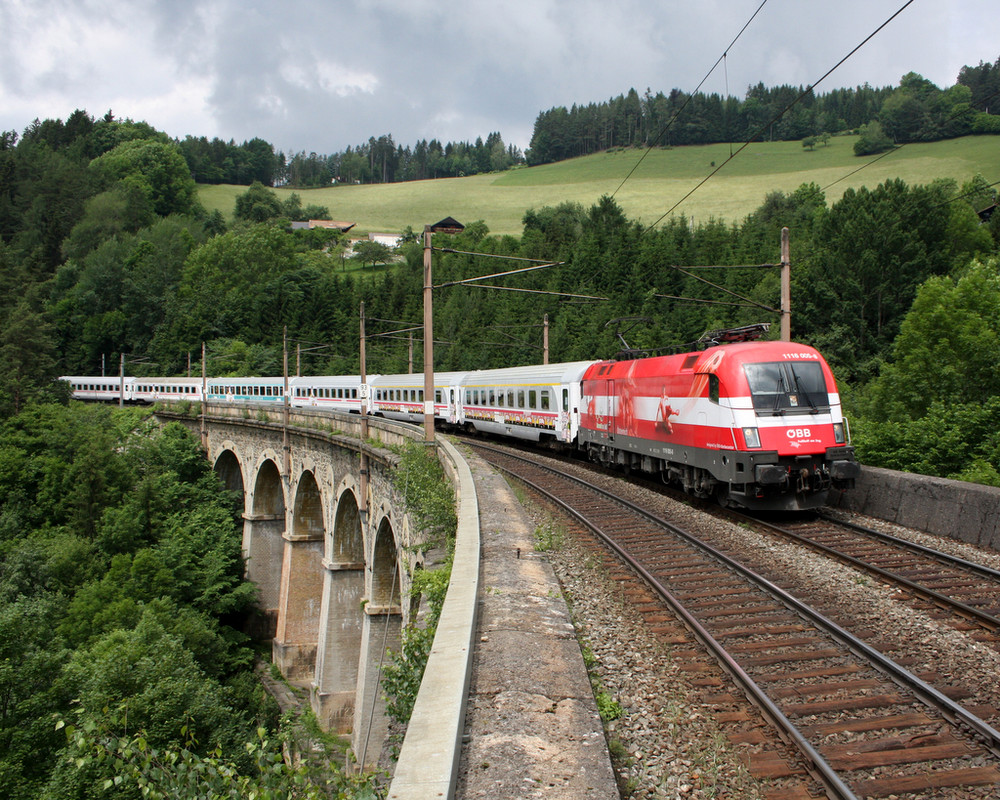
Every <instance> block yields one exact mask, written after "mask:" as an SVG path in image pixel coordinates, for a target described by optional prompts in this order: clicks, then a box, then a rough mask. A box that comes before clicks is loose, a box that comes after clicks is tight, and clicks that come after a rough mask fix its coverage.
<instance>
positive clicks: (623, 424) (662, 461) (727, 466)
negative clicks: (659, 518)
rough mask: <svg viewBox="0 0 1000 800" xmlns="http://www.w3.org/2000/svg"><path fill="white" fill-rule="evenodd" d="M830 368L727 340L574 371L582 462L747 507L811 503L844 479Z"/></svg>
mask: <svg viewBox="0 0 1000 800" xmlns="http://www.w3.org/2000/svg"><path fill="white" fill-rule="evenodd" d="M847 434H848V432H847V429H846V423H845V421H844V418H843V415H842V413H841V408H840V396H839V394H838V393H837V386H836V383H835V382H834V379H833V374H832V373H831V372H830V368H829V366H828V365H827V363H826V361H825V360H824V359H823V357H822V356H821V355H820V354H819V353H818V352H817V351H816V350H814V349H813V348H812V347H808V346H806V345H802V344H795V343H789V342H771V341H768V342H759V341H751V342H735V343H730V344H719V345H716V346H712V347H708V348H706V349H705V350H701V351H698V352H690V353H683V354H680V355H669V356H658V357H653V358H638V359H631V360H624V361H602V362H598V363H596V364H594V365H592V366H591V367H590V368H589V369H588V370H587V371H586V373H585V374H584V377H583V393H582V402H581V407H580V432H579V443H580V446H581V447H583V448H585V449H586V450H587V451H588V452H589V455H590V457H591V458H593V459H595V460H597V461H600V462H602V463H605V464H609V465H610V464H614V465H619V466H623V467H627V468H632V469H639V470H642V471H644V472H650V473H654V474H655V473H658V474H660V475H661V476H662V477H663V480H664V481H666V482H671V483H674V482H676V483H679V484H681V485H682V486H683V487H684V488H685V490H687V491H688V492H689V493H691V494H694V495H697V496H699V497H714V498H715V499H717V500H718V501H720V502H722V503H728V504H733V505H740V506H744V507H746V508H749V509H755V510H770V509H782V510H792V509H806V508H815V507H818V506H821V505H823V504H824V503H825V502H826V498H827V493H828V492H829V490H830V489H831V488H836V489H846V488H850V487H851V486H853V484H854V479H855V478H856V477H857V476H858V474H859V472H860V467H859V465H858V463H857V461H855V459H854V448H853V447H851V446H850V444H849V442H848V435H847Z"/></svg>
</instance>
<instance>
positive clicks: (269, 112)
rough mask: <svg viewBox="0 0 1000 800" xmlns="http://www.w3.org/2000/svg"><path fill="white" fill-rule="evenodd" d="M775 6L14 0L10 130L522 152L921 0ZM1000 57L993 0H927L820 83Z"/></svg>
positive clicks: (793, 80) (766, 76)
mask: <svg viewBox="0 0 1000 800" xmlns="http://www.w3.org/2000/svg"><path fill="white" fill-rule="evenodd" d="M761 2H762V0H694V1H693V2H691V0H617V1H614V0H489V1H487V0H461V1H460V2H454V1H453V2H448V3H446V2H439V1H438V2H431V0H325V2H324V0H314V2H303V1H302V0H284V1H283V2H280V3H278V2H270V3H268V2H262V0H241V2H235V0H205V1H204V2H200V1H199V0H131V2H127V3H125V2H121V0H114V1H112V0H0V131H6V130H13V131H16V132H18V133H20V132H21V131H23V130H24V128H25V127H26V126H28V125H29V124H30V123H31V121H32V120H34V119H35V118H38V119H46V118H51V119H56V118H58V119H63V120H65V119H66V118H67V117H68V116H69V115H70V114H71V113H72V112H73V111H74V110H76V109H84V110H86V111H87V112H88V113H89V114H91V115H92V116H94V117H96V118H99V117H102V116H103V115H104V114H105V113H107V112H108V111H109V110H110V111H111V112H112V113H113V114H114V116H115V117H116V118H119V119H124V118H129V119H133V120H136V121H139V120H144V121H146V122H148V123H149V124H151V125H153V126H154V127H156V128H157V129H159V130H161V131H164V132H166V133H167V134H168V135H170V136H172V137H174V138H177V139H183V138H184V137H185V136H188V135H191V136H206V137H208V138H210V139H211V138H214V137H218V138H220V139H224V140H227V141H228V140H230V139H233V140H235V141H236V142H237V143H241V142H244V141H247V140H249V139H252V138H254V137H260V138H262V139H265V140H266V141H268V142H270V143H271V144H273V145H274V146H275V148H276V149H277V150H280V151H282V152H285V153H289V154H291V153H296V152H300V151H304V152H306V153H310V152H316V153H320V154H328V153H334V152H339V151H342V150H344V149H345V148H346V147H348V146H351V147H354V146H357V145H358V144H361V143H364V142H367V141H368V139H369V137H372V136H374V137H376V138H377V137H379V136H382V135H385V134H390V135H391V136H392V137H393V140H394V141H395V142H396V143H397V144H400V145H404V146H405V145H409V146H412V145H414V144H416V142H417V141H419V140H421V139H427V140H430V139H438V140H439V141H441V142H445V143H446V142H457V141H469V142H474V141H475V140H476V138H477V137H480V136H481V137H482V138H483V139H485V138H486V137H487V136H488V135H489V134H490V133H492V132H494V131H495V132H499V133H500V135H501V136H502V137H503V140H504V142H505V143H507V144H514V145H516V146H517V147H519V148H521V149H522V150H523V149H525V148H527V147H528V144H529V142H530V139H531V133H532V128H533V126H534V122H535V119H536V118H537V116H538V114H539V112H541V111H545V110H548V109H550V108H553V107H555V106H566V107H570V106H572V105H573V104H574V103H576V104H583V105H586V104H588V103H591V102H602V101H604V100H607V99H609V98H611V97H615V96H617V95H619V94H625V93H627V92H628V90H629V89H630V88H634V89H636V90H637V91H638V92H639V94H640V95H642V94H643V93H644V92H645V91H646V90H647V89H650V90H651V91H652V93H654V94H655V93H656V92H660V91H662V92H664V93H668V92H669V91H670V90H671V89H673V88H679V89H682V90H684V91H687V92H690V91H694V90H695V89H696V88H697V87H698V85H699V84H701V83H702V81H703V80H704V83H703V84H702V86H701V91H703V92H706V93H718V94H722V95H724V94H726V93H728V94H730V95H734V96H738V97H743V96H744V95H745V93H746V89H747V87H748V86H750V85H755V84H757V83H758V82H763V83H764V85H765V86H777V85H782V84H791V85H794V86H800V85H802V86H805V85H809V84H813V83H815V82H816V81H818V80H819V79H820V78H821V77H822V76H823V75H824V74H826V73H827V72H828V71H829V70H830V69H831V68H833V67H834V66H835V65H836V64H837V63H838V62H839V61H840V60H841V59H842V58H844V56H846V55H847V54H848V53H850V52H851V50H853V49H854V48H855V47H857V46H858V45H859V44H861V43H862V42H863V41H864V40H865V39H866V38H867V37H868V36H869V35H870V34H871V33H872V32H874V31H875V30H876V29H877V28H878V27H879V26H880V25H882V23H884V22H885V21H886V20H887V19H889V17H891V16H892V15H893V14H894V13H895V12H896V11H898V10H899V9H900V8H901V7H902V6H903V5H904V4H905V2H906V0H888V1H887V0H837V2H830V0H766V2H765V3H764V5H763V7H762V8H760V11H759V12H758V13H757V15H756V16H755V17H754V12H755V11H757V10H758V7H760V6H761ZM751 17H753V21H752V22H750V24H749V26H748V27H747V28H746V31H745V32H744V33H743V34H742V35H740V37H739V38H738V39H737V41H736V42H735V44H732V46H731V47H729V45H730V44H731V43H732V42H733V40H734V39H736V37H737V35H738V34H740V30H741V29H742V28H743V26H744V25H745V24H746V23H747V21H748V20H750V19H751ZM727 48H728V51H727ZM724 53H725V58H724V59H723V60H722V61H721V63H719V64H718V66H717V67H716V68H715V70H714V71H711V73H710V70H712V66H713V64H715V63H716V61H717V60H718V59H720V58H721V57H722V56H723V54H724ZM998 57H1000V14H997V13H995V12H994V11H993V10H991V7H990V5H989V4H988V3H986V4H984V3H983V2H982V0H913V1H912V2H911V3H910V4H909V5H908V6H907V7H906V8H905V9H904V10H903V11H902V12H901V13H900V14H899V15H898V16H897V17H896V18H895V19H894V20H893V21H892V22H890V23H889V24H888V25H887V26H886V27H885V28H884V29H883V30H882V31H881V32H880V33H878V34H877V35H876V36H875V37H874V38H873V39H872V40H871V41H869V42H868V43H867V44H866V45H864V47H862V48H861V49H860V50H858V52H857V53H855V54H854V55H853V56H851V57H850V58H849V59H848V60H847V61H846V62H844V64H842V65H841V66H840V67H838V68H837V69H836V70H835V71H834V72H833V73H832V74H830V75H829V77H827V78H825V79H824V80H823V81H822V82H821V83H820V84H819V85H818V86H817V89H816V90H817V92H820V93H822V92H824V91H829V90H831V89H835V88H838V87H844V86H856V85H860V84H863V83H866V82H867V83H869V84H871V85H873V86H891V85H897V84H898V83H899V79H900V78H901V77H902V76H903V75H904V74H906V73H908V72H911V71H912V72H917V73H919V74H921V75H923V76H924V77H925V78H927V79H929V80H931V81H932V82H934V83H935V84H937V85H938V86H939V87H942V88H945V87H947V86H951V85H953V84H955V83H956V82H957V78H958V72H959V70H960V69H961V67H962V66H963V65H966V64H969V65H977V64H979V63H980V62H981V61H986V62H989V63H993V62H995V61H996V60H997V58H998ZM706 75H707V76H708V77H707V78H706Z"/></svg>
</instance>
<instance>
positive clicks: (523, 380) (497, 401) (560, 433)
mask: <svg viewBox="0 0 1000 800" xmlns="http://www.w3.org/2000/svg"><path fill="white" fill-rule="evenodd" d="M593 363H595V362H593V361H573V362H566V363H560V364H542V365H536V366H527V367H510V368H507V369H491V370H480V371H477V372H469V373H466V376H465V379H464V380H463V381H462V385H461V388H462V408H461V417H462V421H463V424H464V425H465V427H466V429H468V428H470V427H471V428H473V429H475V430H477V431H482V432H484V433H493V434H497V435H501V436H513V437H515V438H519V439H529V440H531V441H535V442H537V441H552V442H559V443H569V442H572V441H574V440H575V439H576V435H577V431H578V429H579V425H580V392H581V380H582V379H583V374H584V372H585V371H586V369H587V367H589V366H590V365H591V364H593Z"/></svg>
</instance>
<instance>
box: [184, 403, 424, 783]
mask: <svg viewBox="0 0 1000 800" xmlns="http://www.w3.org/2000/svg"><path fill="white" fill-rule="evenodd" d="M286 413H287V415H288V416H287V418H285V416H284V415H285V414H286ZM170 416H171V418H177V417H174V416H173V415H170ZM181 421H183V422H184V424H186V425H187V426H188V427H189V428H191V429H192V430H193V431H195V432H196V433H199V434H200V435H201V437H202V443H203V445H204V447H205V449H206V451H207V455H208V458H209V460H210V462H211V463H212V464H213V465H214V468H215V470H216V472H217V473H219V475H220V476H221V477H222V479H223V482H224V483H225V485H226V486H227V487H228V488H229V489H231V490H234V491H236V492H239V493H240V494H241V495H242V497H243V519H244V523H243V553H244V556H245V558H246V559H247V573H248V577H249V579H250V580H251V581H252V582H253V583H255V584H256V585H257V587H258V590H259V602H260V606H261V608H262V609H263V612H264V619H263V620H262V626H263V629H262V630H259V631H257V632H256V633H257V634H258V635H259V636H260V637H261V638H263V637H264V636H270V637H271V641H272V660H273V663H274V664H276V665H277V666H278V668H279V669H280V670H281V673H282V675H283V676H284V677H285V679H286V680H287V681H288V682H289V683H291V684H292V685H297V686H300V687H304V688H307V689H308V690H309V697H310V703H311V706H312V709H313V711H314V712H315V714H316V716H317V718H318V720H319V722H320V724H321V726H322V727H324V728H325V729H327V730H329V731H331V732H336V733H340V734H343V735H349V736H350V738H351V744H352V748H353V750H354V752H355V754H356V755H357V757H358V758H359V760H362V761H364V762H365V763H367V764H371V763H374V762H375V761H376V760H377V759H378V756H379V752H380V750H381V746H382V741H383V739H384V738H385V734H386V732H387V727H388V725H387V719H386V717H385V713H384V701H383V699H382V693H381V691H380V689H379V676H380V669H381V666H382V665H383V663H384V662H385V660H386V655H385V654H386V651H387V650H390V649H391V650H398V649H399V644H400V637H401V631H402V629H403V626H404V625H405V624H406V623H408V622H409V620H410V616H411V615H417V614H418V613H419V610H420V609H419V608H411V607H410V605H409V604H408V603H404V602H403V601H402V599H401V598H407V597H409V587H410V582H411V576H412V575H413V573H414V571H415V570H417V569H422V568H425V567H428V568H429V567H431V566H433V559H434V558H435V557H439V556H440V555H441V553H440V552H435V551H430V552H428V551H426V549H425V548H426V545H425V543H424V542H423V541H422V539H421V535H420V532H419V531H417V530H416V529H415V524H414V521H413V520H412V519H411V516H410V514H409V513H408V512H407V508H406V503H405V501H404V499H403V496H402V494H401V491H400V488H399V487H398V486H397V485H396V484H395V483H394V481H393V476H394V471H395V467H396V464H397V463H398V458H399V457H398V455H396V454H395V453H394V452H393V451H392V450H391V449H390V448H391V447H392V446H394V445H403V444H405V443H406V442H407V441H412V440H414V439H418V440H422V437H423V432H422V430H421V429H414V428H413V427H412V426H408V425H402V424H397V423H393V422H391V421H387V420H381V419H373V418H370V417H369V418H366V419H365V421H364V423H362V420H361V418H360V417H358V416H357V415H336V416H331V415H329V414H326V413H322V414H321V413H319V412H315V411H311V410H308V409H297V408H293V409H290V410H288V411H287V412H285V411H284V410H283V409H281V408H277V409H263V408H261V407H260V406H242V405H239V404H232V405H226V406H217V405H213V406H210V407H209V408H208V410H207V412H206V415H205V416H204V417H203V418H202V417H199V418H181ZM362 425H364V429H363V428H362Z"/></svg>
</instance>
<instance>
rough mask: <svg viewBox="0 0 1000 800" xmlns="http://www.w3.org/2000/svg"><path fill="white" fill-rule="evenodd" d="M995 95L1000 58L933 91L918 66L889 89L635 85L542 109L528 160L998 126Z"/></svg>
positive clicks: (889, 137) (886, 142)
mask: <svg viewBox="0 0 1000 800" xmlns="http://www.w3.org/2000/svg"><path fill="white" fill-rule="evenodd" d="M998 95H1000V59H997V61H996V62H995V63H993V64H988V63H984V62H980V63H979V65H978V66H975V67H971V66H966V67H963V68H962V70H961V71H960V72H959V75H958V82H957V83H956V84H955V85H954V86H952V87H949V88H946V89H940V88H938V87H937V86H935V85H934V84H933V83H932V82H931V81H929V80H927V79H926V78H924V77H923V76H921V75H918V74H917V73H915V72H910V73H908V74H906V75H904V76H903V78H902V79H901V80H900V82H899V86H896V87H891V86H887V87H882V88H873V87H871V86H869V85H867V84H865V85H864V86H858V87H855V88H853V89H851V88H846V89H834V90H832V91H830V92H827V93H825V94H815V93H814V92H813V91H812V90H811V89H808V88H807V87H803V86H798V87H796V86H777V87H770V88H768V87H765V86H764V84H762V83H759V84H757V85H756V86H750V87H748V88H747V91H746V93H745V96H744V97H743V98H742V99H740V98H739V97H736V96H729V95H727V96H726V97H723V96H722V95H719V94H708V95H706V94H703V93H695V94H689V93H685V92H682V91H681V90H679V89H673V90H672V91H670V92H669V93H668V94H664V93H663V92H657V93H656V94H653V93H652V92H651V91H650V90H649V89H647V90H646V92H645V93H644V94H643V95H642V97H640V96H639V94H638V92H636V90H635V89H630V90H629V91H628V93H627V94H624V95H619V96H618V97H615V98H612V99H611V100H608V101H607V102H603V103H588V104H587V105H579V106H578V105H574V106H572V107H571V108H569V109H568V110H567V109H566V107H565V106H559V107H556V108H552V109H549V110H548V111H543V112H541V113H540V114H539V115H538V118H537V119H536V120H535V127H534V132H533V133H532V137H531V144H530V145H529V147H528V150H527V152H526V153H525V157H526V160H527V163H528V164H529V165H535V164H546V163H549V162H552V161H561V160H563V159H566V158H573V157H575V156H583V155H589V154H590V153H594V152H597V151H600V150H607V149H608V148H611V147H657V146H659V147H672V146H675V145H690V144H711V143H714V142H748V141H777V140H784V141H797V140H800V139H807V138H809V137H815V136H821V135H823V134H827V135H834V134H837V133H841V132H843V131H848V130H853V131H860V130H862V129H864V128H868V127H869V126H877V129H876V130H874V131H870V135H871V136H872V138H874V139H876V140H877V145H876V146H873V147H869V148H861V149H859V150H858V155H866V154H868V153H871V152H878V151H879V150H881V149H887V148H889V147H892V146H893V145H897V144H905V143H908V142H919V141H936V140H939V139H948V138H954V137H956V136H967V135H969V134H989V133H992V134H996V133H1000V115H997V114H996V113H994V114H990V113H989V108H990V103H991V102H992V104H993V107H994V109H996V107H997V98H998Z"/></svg>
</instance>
